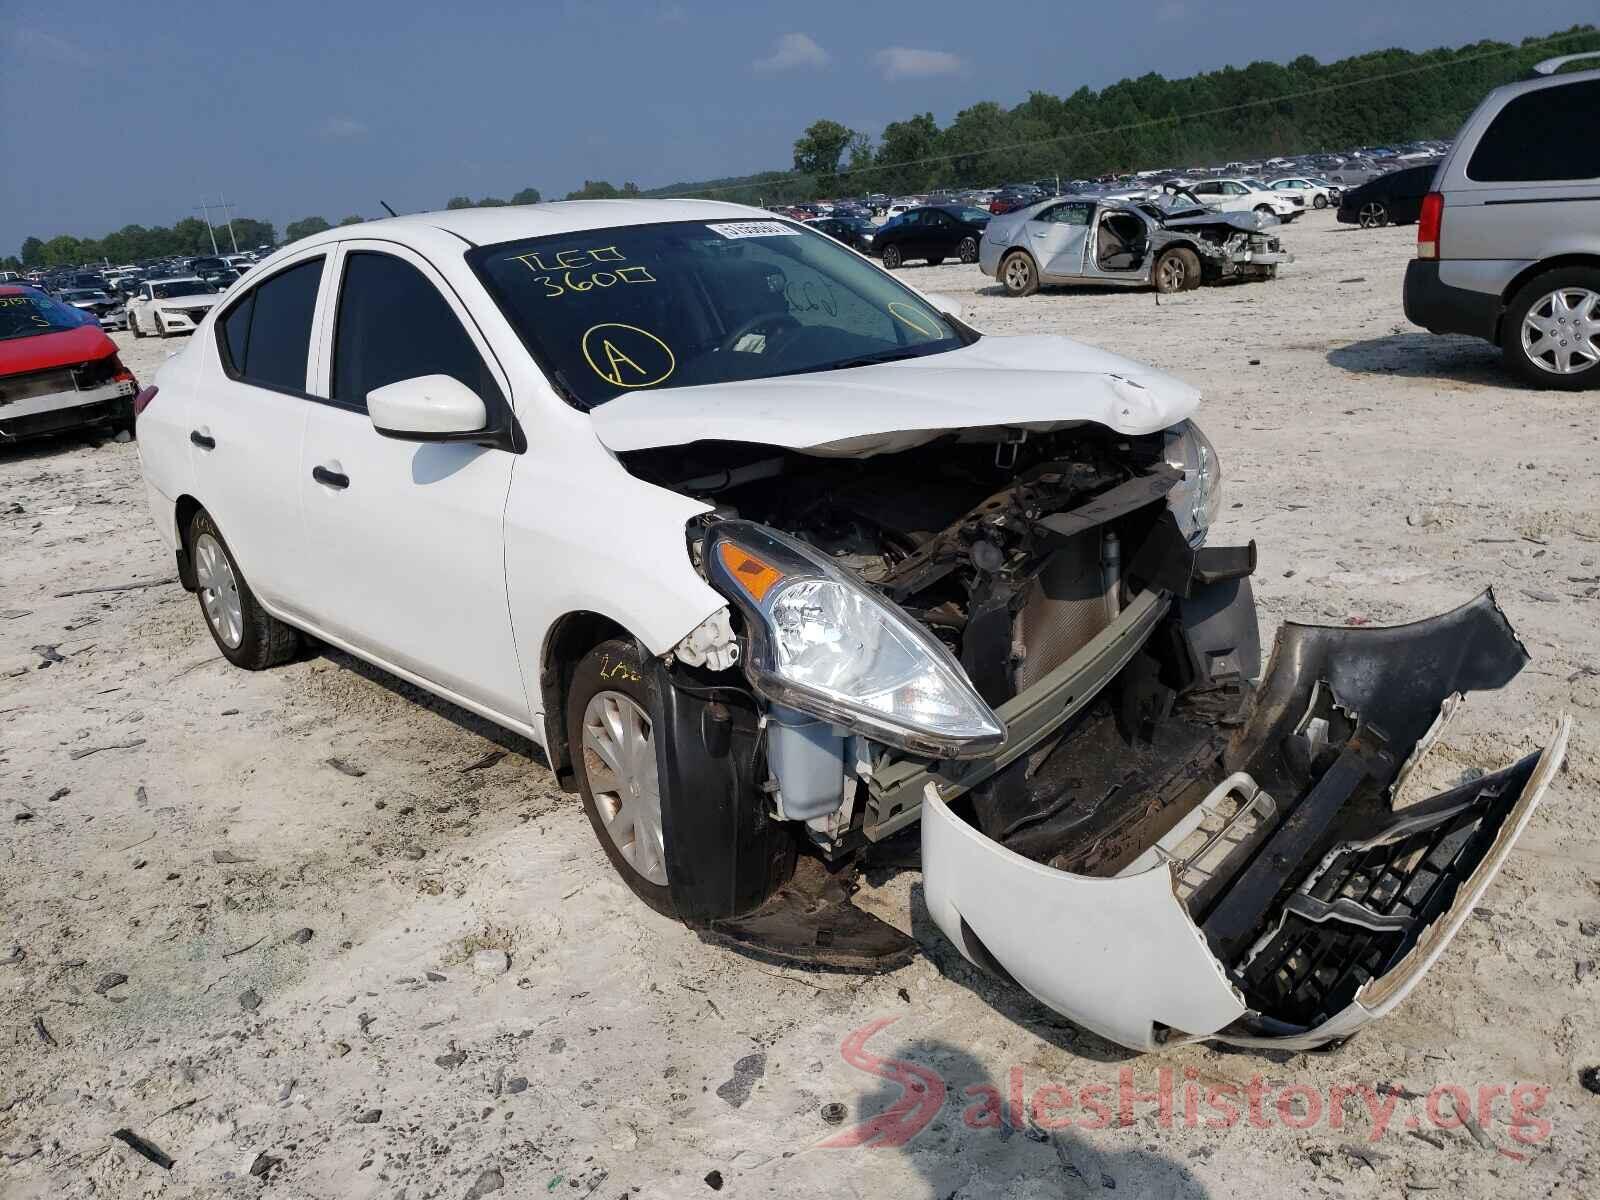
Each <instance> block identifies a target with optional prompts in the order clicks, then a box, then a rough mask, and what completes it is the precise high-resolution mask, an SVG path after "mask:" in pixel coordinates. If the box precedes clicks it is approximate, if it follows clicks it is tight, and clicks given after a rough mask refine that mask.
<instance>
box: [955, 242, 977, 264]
mask: <svg viewBox="0 0 1600 1200" xmlns="http://www.w3.org/2000/svg"><path fill="white" fill-rule="evenodd" d="M956 253H957V254H959V255H960V256H961V261H962V262H964V263H975V262H977V261H978V239H977V238H962V239H961V245H959V246H957V247H956Z"/></svg>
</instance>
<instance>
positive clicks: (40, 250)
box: [21, 237, 44, 268]
mask: <svg viewBox="0 0 1600 1200" xmlns="http://www.w3.org/2000/svg"><path fill="white" fill-rule="evenodd" d="M21 253H22V265H23V266H25V267H28V268H33V267H42V266H44V243H43V242H42V241H40V240H39V239H38V238H36V237H30V238H23V239H22V252H21Z"/></svg>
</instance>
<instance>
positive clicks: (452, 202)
mask: <svg viewBox="0 0 1600 1200" xmlns="http://www.w3.org/2000/svg"><path fill="white" fill-rule="evenodd" d="M444 206H445V207H446V208H471V207H472V197H471V196H451V197H450V199H448V200H446V201H445V202H444Z"/></svg>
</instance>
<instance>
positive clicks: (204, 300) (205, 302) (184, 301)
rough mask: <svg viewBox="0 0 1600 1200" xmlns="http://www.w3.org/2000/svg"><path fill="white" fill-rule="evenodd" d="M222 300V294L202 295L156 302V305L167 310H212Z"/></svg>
mask: <svg viewBox="0 0 1600 1200" xmlns="http://www.w3.org/2000/svg"><path fill="white" fill-rule="evenodd" d="M221 299H222V295H221V293H202V294H200V295H198V296H174V297H172V299H170V300H156V301H154V303H156V304H160V305H164V306H165V307H167V308H210V307H211V306H212V305H213V304H215V303H216V302H217V301H218V300H221Z"/></svg>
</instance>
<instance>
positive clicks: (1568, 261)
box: [1494, 251, 1600, 346]
mask: <svg viewBox="0 0 1600 1200" xmlns="http://www.w3.org/2000/svg"><path fill="white" fill-rule="evenodd" d="M1564 267H1588V268H1590V269H1591V270H1600V254H1587V253H1583V252H1581V251H1580V252H1578V253H1574V254H1557V255H1555V256H1554V257H1552V258H1541V259H1540V260H1539V261H1538V262H1536V263H1533V264H1532V265H1530V266H1527V267H1524V268H1523V269H1522V270H1521V271H1518V272H1517V274H1516V275H1515V276H1513V277H1512V279H1511V282H1510V283H1508V284H1506V286H1505V290H1504V291H1502V292H1501V293H1500V313H1499V315H1498V316H1497V317H1496V318H1495V328H1494V344H1495V345H1497V346H1498V345H1500V344H1501V334H1502V333H1503V332H1504V329H1503V326H1504V323H1505V317H1506V309H1508V308H1509V307H1511V301H1512V300H1513V299H1515V298H1516V295H1517V293H1518V292H1520V291H1521V290H1522V289H1523V288H1525V287H1527V286H1528V284H1530V283H1532V282H1533V281H1534V280H1535V279H1537V278H1539V276H1541V275H1544V274H1546V273H1548V272H1550V271H1559V270H1561V269H1562V268H1564Z"/></svg>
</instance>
